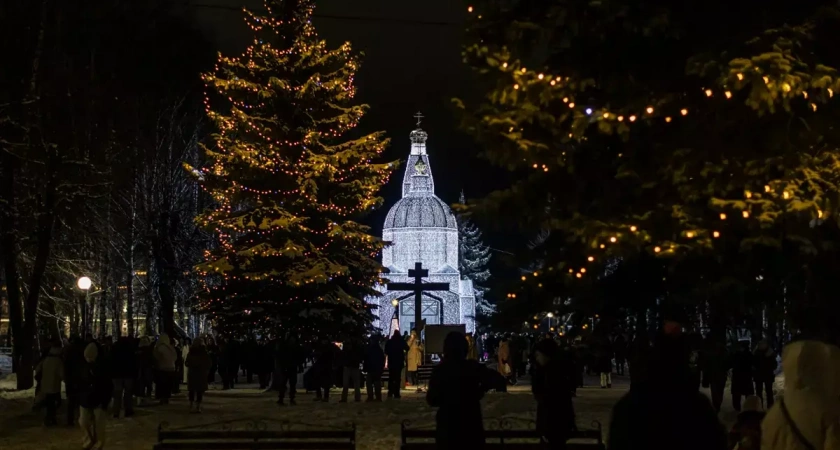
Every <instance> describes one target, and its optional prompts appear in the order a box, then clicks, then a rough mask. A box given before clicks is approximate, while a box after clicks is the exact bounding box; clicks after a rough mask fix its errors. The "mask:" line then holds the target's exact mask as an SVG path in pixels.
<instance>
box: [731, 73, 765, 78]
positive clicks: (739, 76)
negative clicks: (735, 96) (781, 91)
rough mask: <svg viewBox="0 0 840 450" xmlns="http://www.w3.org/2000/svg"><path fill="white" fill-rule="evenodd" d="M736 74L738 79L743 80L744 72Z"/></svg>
mask: <svg viewBox="0 0 840 450" xmlns="http://www.w3.org/2000/svg"><path fill="white" fill-rule="evenodd" d="M736 76H737V77H738V80H743V79H744V74H742V73H739V74H738V75H736ZM765 78H766V77H765Z"/></svg>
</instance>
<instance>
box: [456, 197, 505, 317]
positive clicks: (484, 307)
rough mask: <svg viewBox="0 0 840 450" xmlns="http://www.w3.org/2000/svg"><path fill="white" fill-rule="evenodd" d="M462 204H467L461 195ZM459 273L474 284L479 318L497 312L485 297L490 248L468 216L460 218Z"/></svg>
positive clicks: (476, 309) (488, 274)
mask: <svg viewBox="0 0 840 450" xmlns="http://www.w3.org/2000/svg"><path fill="white" fill-rule="evenodd" d="M461 204H462V205H465V204H466V199H465V198H464V193H463V192H462V193H461ZM458 241H459V242H458V253H459V255H458V256H459V257H458V271H459V272H461V278H463V279H469V280H472V282H473V290H474V291H475V312H476V314H477V315H478V316H479V317H482V318H485V319H486V318H487V317H488V316H490V315H491V314H493V312H494V311H495V310H496V309H495V308H494V306H493V304H492V303H490V301H489V300H488V299H487V298H486V297H485V296H484V294H485V293H486V292H487V288H486V287H485V286H484V283H486V282H487V280H488V279H489V278H490V270H488V269H487V263H489V262H490V247H488V246H486V245H484V241H483V240H482V238H481V230H479V229H478V227H477V226H476V225H475V224H474V223H473V222H472V221H471V220H470V219H469V218H468V217H466V216H464V215H461V216H459V217H458Z"/></svg>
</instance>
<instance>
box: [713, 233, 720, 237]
mask: <svg viewBox="0 0 840 450" xmlns="http://www.w3.org/2000/svg"><path fill="white" fill-rule="evenodd" d="M712 236H714V237H716V238H719V237H720V232H719V231H715V232H713V233H712Z"/></svg>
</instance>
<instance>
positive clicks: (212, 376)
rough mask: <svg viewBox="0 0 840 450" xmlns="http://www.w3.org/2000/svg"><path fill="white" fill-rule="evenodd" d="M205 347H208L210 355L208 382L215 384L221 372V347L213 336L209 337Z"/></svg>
mask: <svg viewBox="0 0 840 450" xmlns="http://www.w3.org/2000/svg"><path fill="white" fill-rule="evenodd" d="M206 341H207V342H206V343H205V345H206V346H207V354H208V355H210V361H212V362H213V363H212V364H211V365H210V373H208V374H207V382H208V383H210V384H213V383H215V382H216V372H218V371H219V345H218V344H217V343H216V340H215V339H213V337H212V336H207V339H206Z"/></svg>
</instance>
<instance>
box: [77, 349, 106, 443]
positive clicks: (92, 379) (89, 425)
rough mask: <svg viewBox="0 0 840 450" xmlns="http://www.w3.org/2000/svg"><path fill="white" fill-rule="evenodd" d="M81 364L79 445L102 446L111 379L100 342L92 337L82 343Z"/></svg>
mask: <svg viewBox="0 0 840 450" xmlns="http://www.w3.org/2000/svg"><path fill="white" fill-rule="evenodd" d="M84 356H85V368H84V376H83V379H82V383H81V389H80V406H81V408H80V410H81V414H80V416H81V417H80V418H79V425H80V426H81V427H82V432H83V433H84V434H83V436H82V447H83V448H85V449H86V450H91V449H92V450H101V449H102V448H103V447H104V446H105V414H107V410H108V404H109V403H110V402H111V380H110V377H108V373H107V371H106V369H105V364H104V361H103V359H104V356H102V351H101V349H100V345H99V344H98V343H97V342H95V341H93V342H90V343H88V344H87V346H86V347H85V352H84Z"/></svg>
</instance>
